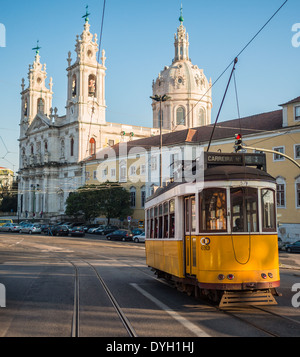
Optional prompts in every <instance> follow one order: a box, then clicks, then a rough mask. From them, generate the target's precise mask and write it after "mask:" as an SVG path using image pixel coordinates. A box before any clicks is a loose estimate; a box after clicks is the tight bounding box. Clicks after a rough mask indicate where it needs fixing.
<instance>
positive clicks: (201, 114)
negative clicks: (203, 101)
mask: <svg viewBox="0 0 300 357" xmlns="http://www.w3.org/2000/svg"><path fill="white" fill-rule="evenodd" d="M203 125H205V110H204V109H203V108H200V109H199V113H198V122H197V123H196V126H203Z"/></svg>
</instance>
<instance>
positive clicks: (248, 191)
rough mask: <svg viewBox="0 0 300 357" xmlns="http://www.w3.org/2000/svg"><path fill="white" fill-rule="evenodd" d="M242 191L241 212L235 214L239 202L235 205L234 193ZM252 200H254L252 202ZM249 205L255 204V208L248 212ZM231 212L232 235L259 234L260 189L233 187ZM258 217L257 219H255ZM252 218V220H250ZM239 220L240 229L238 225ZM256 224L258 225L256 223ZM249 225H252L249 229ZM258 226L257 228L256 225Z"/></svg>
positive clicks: (231, 190) (231, 189)
mask: <svg viewBox="0 0 300 357" xmlns="http://www.w3.org/2000/svg"><path fill="white" fill-rule="evenodd" d="M239 191H241V196H240V197H241V199H242V201H241V204H242V205H241V206H240V211H239V212H237V214H235V212H234V207H236V206H238V203H239V202H238V201H236V204H235V205H234V193H238V192H239ZM251 199H252V200H251ZM249 203H255V208H256V209H252V210H251V211H249V210H248V206H249ZM230 212H231V231H232V233H250V232H253V233H258V232H259V214H258V189H257V188H256V187H232V188H230ZM255 216H256V218H255V219H253V218H254V217H255ZM249 218H250V219H249ZM237 220H239V222H240V223H239V225H240V227H237V225H235V226H234V224H237ZM255 222H256V223H255ZM249 224H250V225H251V226H250V227H249ZM255 224H256V227H254V225H255Z"/></svg>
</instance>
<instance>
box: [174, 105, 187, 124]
mask: <svg viewBox="0 0 300 357" xmlns="http://www.w3.org/2000/svg"><path fill="white" fill-rule="evenodd" d="M176 125H185V110H184V108H183V107H179V108H178V109H177V111H176Z"/></svg>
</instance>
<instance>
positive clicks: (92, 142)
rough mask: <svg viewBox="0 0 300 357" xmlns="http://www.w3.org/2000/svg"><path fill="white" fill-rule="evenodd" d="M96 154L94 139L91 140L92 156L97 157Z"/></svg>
mask: <svg viewBox="0 0 300 357" xmlns="http://www.w3.org/2000/svg"><path fill="white" fill-rule="evenodd" d="M95 154H96V140H95V139H94V138H91V140H90V155H95Z"/></svg>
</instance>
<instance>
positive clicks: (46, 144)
mask: <svg viewBox="0 0 300 357" xmlns="http://www.w3.org/2000/svg"><path fill="white" fill-rule="evenodd" d="M44 147H45V151H48V141H45V146H44Z"/></svg>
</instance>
